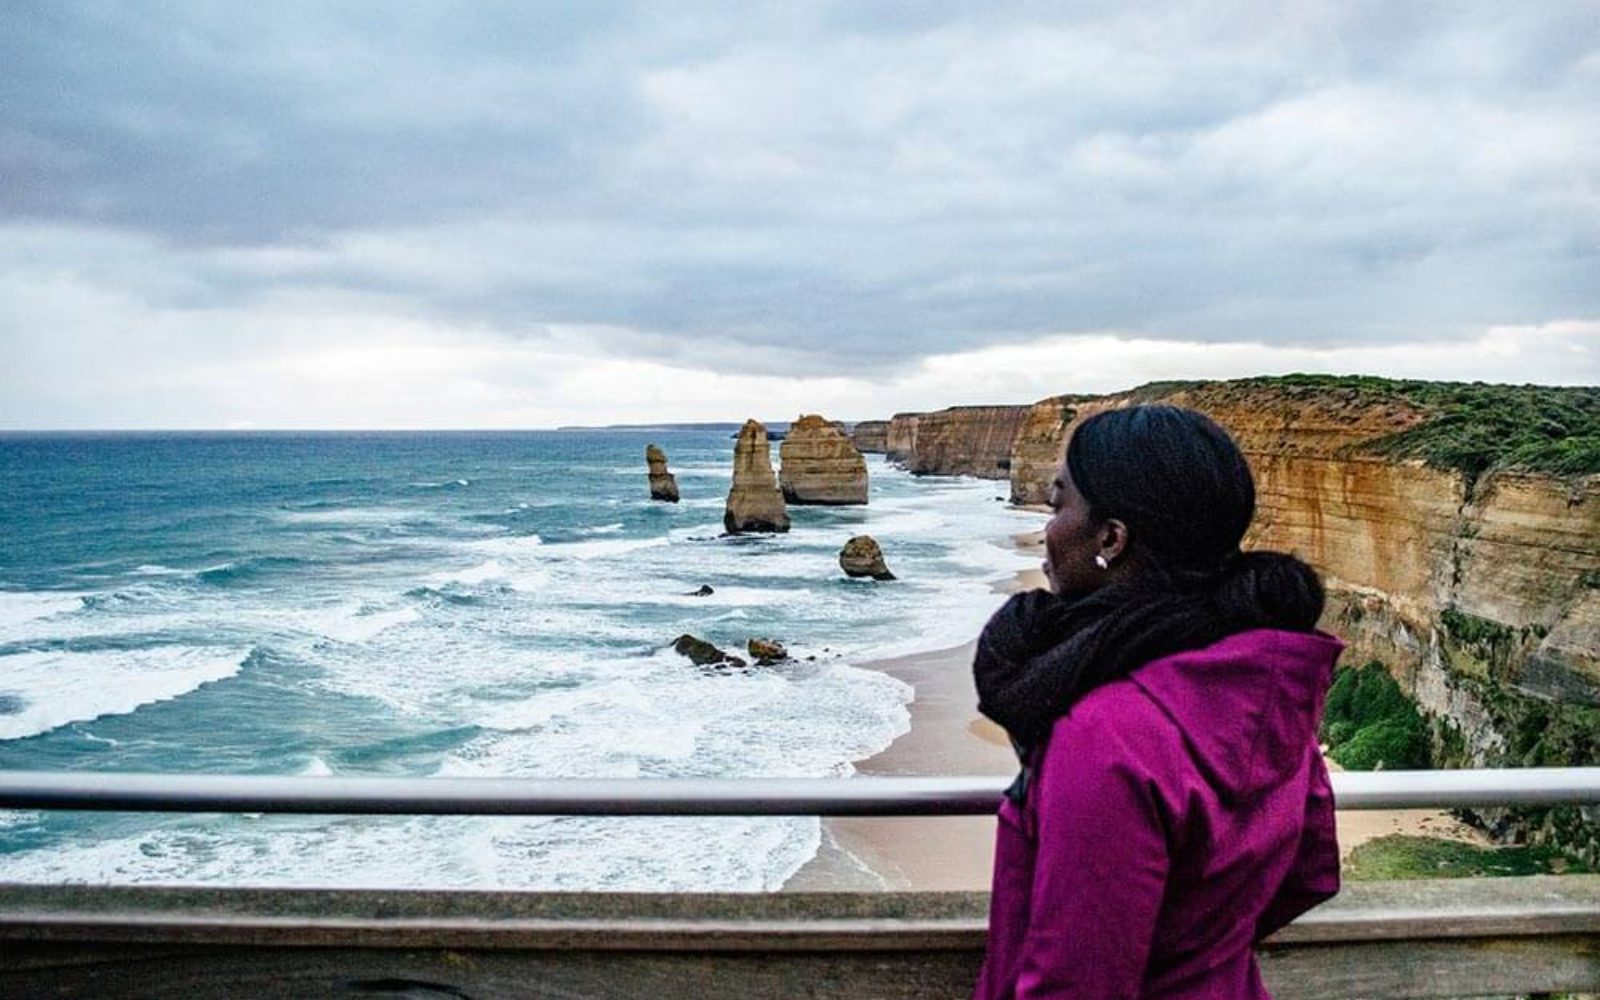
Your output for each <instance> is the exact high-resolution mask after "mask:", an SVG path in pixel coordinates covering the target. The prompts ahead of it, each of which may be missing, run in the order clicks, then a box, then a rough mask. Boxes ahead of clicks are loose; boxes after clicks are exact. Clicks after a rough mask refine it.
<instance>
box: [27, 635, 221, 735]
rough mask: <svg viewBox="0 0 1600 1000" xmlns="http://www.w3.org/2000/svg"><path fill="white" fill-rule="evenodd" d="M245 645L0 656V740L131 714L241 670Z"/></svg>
mask: <svg viewBox="0 0 1600 1000" xmlns="http://www.w3.org/2000/svg"><path fill="white" fill-rule="evenodd" d="M247 653H248V650H240V649H217V648H211V647H185V646H162V647H156V648H153V649H141V650H127V651H123V650H117V651H99V652H85V653H73V652H30V653H13V654H11V655H9V656H0V698H4V699H5V702H4V703H5V705H6V706H7V707H8V708H10V709H12V710H11V711H8V712H6V713H5V714H3V715H0V739H4V740H14V739H19V738H21V737H24V736H33V735H36V734H38V733H43V732H47V731H49V730H51V729H54V728H56V727H57V726H64V725H66V724H67V723H69V722H86V721H88V720H90V719H97V718H100V717H101V716H104V715H120V714H122V713H125V712H131V711H133V710H134V709H136V708H138V707H139V706H140V705H148V704H150V703H152V702H157V701H167V700H169V699H172V698H177V697H179V696H181V695H184V694H187V693H189V692H190V691H193V690H194V689H196V688H198V687H199V686H200V685H202V684H206V683H209V682H211V681H218V680H222V679H223V678H224V677H231V676H233V675H234V674H237V673H238V672H239V667H240V665H241V664H242V663H243V661H244V658H245V655H246V654H247Z"/></svg>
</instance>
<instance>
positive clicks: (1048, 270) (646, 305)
mask: <svg viewBox="0 0 1600 1000" xmlns="http://www.w3.org/2000/svg"><path fill="white" fill-rule="evenodd" d="M1288 371H1334V372H1363V373H1371V374H1383V375H1396V376H1405V377H1421V378H1449V379H1483V380H1488V381H1515V382H1522V381H1537V382H1549V383H1580V384H1590V385H1593V384H1597V383H1600V7H1597V6H1596V5H1595V4H1594V3H1593V2H1592V0H1579V2H1574V3H1570V4H1565V3H1560V2H1538V3H1528V4H1522V3H1506V2H1502V0H1496V2H1492V3H1471V2H1456V0H1453V2H1445V3H1437V4H1430V3H1420V2H1418V3H1411V2H1405V3H1394V2H1392V0H1384V2H1376V3H1361V2H1352V0H1337V2H1328V3H1322V2H1287V3H1279V4H1268V3H1259V2H1249V3H1237V4H1230V3H1191V4H1185V3H1159V4H1150V5H1144V4H1138V3H1131V4H1130V3H1118V4H1104V5H1089V4H1061V5H1040V4H1018V5H1008V4H1002V3H983V4H972V3H948V4H945V3H932V2H928V3H909V2H908V3H871V2H865V0H854V2H843V3H838V4H824V3H816V4H807V3H782V4H774V5H771V6H760V5H755V4H748V3H728V4H720V5H709V4H708V5H699V4H693V3H662V2H658V3H648V4H642V5H640V6H637V7H630V6H623V5H610V4H602V3H590V2H577V3H572V4H559V5H558V4H541V3H534V2H519V3H512V4H506V5H503V6H498V5H493V4H463V5H460V6H459V7H456V8H447V7H445V6H443V5H430V4H420V3H415V4H413V3H391V2H373V3H366V4H361V3H321V2H318V3H305V4H293V3H283V2H273V3H269V4H257V5H251V4H241V3H236V2H219V3H214V4H203V3H180V2H166V3H159V4H157V3H134V2H128V3H89V2H69V0H59V2H57V0H52V2H42V3H30V2H25V0H7V2H6V3H4V4H3V5H0V427H4V428H41V427H59V428H79V427H174V428H177V427H248V426H254V427H540V426H555V425H558V424H569V423H601V422H612V421H654V420H738V419H742V418H744V417H746V416H760V417H765V418H769V419H780V418H781V419H787V418H790V417H793V416H794V415H796V414H797V413H799V412H801V411H820V412H823V413H825V414H827V415H828V416H830V417H835V418H840V419H862V418H869V417H877V416H887V415H888V414H889V413H891V412H894V411H896V410H908V409H932V408H938V407H941V406H947V405H953V404H962V403H981V402H1019V403H1020V402H1029V401H1032V400H1034V399H1038V398H1041V397H1043V396H1046V395H1052V394H1055V393H1061V392H1083V391H1107V390H1114V389H1119V388H1126V387H1128V386H1131V385H1134V384H1137V383H1139V382H1142V381H1147V380H1150V379H1153V378H1173V377H1229V376H1238V375H1250V374H1260V373H1275V372H1288Z"/></svg>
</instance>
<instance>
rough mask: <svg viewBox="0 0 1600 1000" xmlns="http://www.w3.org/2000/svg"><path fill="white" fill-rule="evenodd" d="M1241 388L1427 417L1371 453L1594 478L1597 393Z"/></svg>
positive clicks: (1587, 389)
mask: <svg viewBox="0 0 1600 1000" xmlns="http://www.w3.org/2000/svg"><path fill="white" fill-rule="evenodd" d="M1237 384H1242V385H1250V386H1259V387H1262V388H1274V389H1278V390H1281V391H1285V392H1288V393H1291V394H1295V393H1304V394H1312V393H1318V394H1320V393H1327V392H1342V393H1347V394H1349V395H1350V396H1351V397H1352V401H1356V402H1365V403H1373V404H1378V403H1381V402H1383V401H1384V400H1396V399H1398V400H1400V401H1403V402H1405V403H1409V404H1411V405H1412V406H1415V407H1417V408H1419V409H1421V410H1423V411H1424V412H1425V413H1427V414H1428V416H1427V419H1425V420H1423V421H1422V422H1421V423H1419V424H1417V425H1416V426H1415V427H1412V428H1410V429H1409V430H1405V431H1401V432H1400V433H1398V434H1393V435H1390V436H1388V437H1385V438H1381V439H1379V440H1377V441H1374V442H1372V443H1371V445H1370V446H1369V447H1370V448H1371V449H1372V450H1374V451H1376V452H1378V453H1380V454H1384V455H1390V456H1393V457H1395V458H1420V459H1423V460H1424V461H1426V462H1428V463H1430V464H1433V465H1438V466H1443V467H1445V468H1451V469H1460V470H1461V471H1462V472H1464V473H1466V474H1467V475H1468V476H1474V477H1475V476H1478V475H1480V474H1482V473H1484V472H1486V471H1488V470H1490V469H1493V468H1504V469H1527V470H1530V471H1534V472H1547V473H1550V474H1552V475H1558V476H1579V475H1588V474H1591V473H1597V472H1600V388H1595V387H1593V386H1574V387H1566V388H1559V387H1553V386H1539V385H1488V384H1485V383H1483V382H1419V381H1411V380H1399V379H1385V378H1374V377H1371V376H1366V375H1284V376H1281V377H1276V378H1257V379H1243V380H1241V382H1240V383H1237Z"/></svg>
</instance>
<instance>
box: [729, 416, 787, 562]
mask: <svg viewBox="0 0 1600 1000" xmlns="http://www.w3.org/2000/svg"><path fill="white" fill-rule="evenodd" d="M722 525H723V527H724V528H725V529H726V530H727V531H728V533H729V534H742V533H745V532H758V531H788V530H789V511H788V509H787V508H786V507H785V506H784V503H783V493H782V492H781V491H780V490H779V489H778V477H777V476H775V475H773V472H772V447H771V445H769V444H768V443H767V429H766V428H765V427H763V426H762V425H761V422H760V421H758V420H746V421H745V422H744V426H743V427H742V428H740V430H739V440H738V441H737V442H736V443H735V444H734V446H733V487H732V488H731V489H730V490H729V491H728V504H727V508H726V509H725V510H724V511H723V514H722Z"/></svg>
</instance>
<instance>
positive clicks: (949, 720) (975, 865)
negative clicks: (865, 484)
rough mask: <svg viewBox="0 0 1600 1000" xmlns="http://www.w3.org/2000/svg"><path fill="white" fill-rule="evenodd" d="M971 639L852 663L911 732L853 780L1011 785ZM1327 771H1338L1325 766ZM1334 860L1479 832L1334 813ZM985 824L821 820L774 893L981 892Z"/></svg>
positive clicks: (1010, 760)
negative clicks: (898, 708) (1393, 841)
mask: <svg viewBox="0 0 1600 1000" xmlns="http://www.w3.org/2000/svg"><path fill="white" fill-rule="evenodd" d="M1012 543H1013V544H1014V545H1015V546H1016V547H1017V548H1018V549H1019V550H1023V551H1029V550H1033V549H1042V548H1043V545H1044V533H1043V531H1042V530H1039V531H1030V532H1024V533H1021V534H1018V535H1016V536H1014V537H1013V539H1012ZM1045 586H1046V583H1045V579H1044V574H1043V572H1042V571H1041V570H1039V569H1037V568H1032V569H1024V570H1019V571H1018V572H1017V573H1016V575H1015V576H1014V577H1013V578H1012V579H1010V580H1005V581H1001V582H998V583H996V584H995V585H994V587H993V590H994V592H995V593H997V594H1012V593H1019V592H1021V591H1025V590H1033V589H1036V588H1043V587H1045ZM976 645H977V638H976V637H974V638H973V639H972V640H970V641H968V642H965V643H963V644H961V645H959V646H952V647H948V648H944V649H934V650H928V651H924V652H917V653H910V654H907V655H905V656H898V657H893V658H890V659H886V660H877V661H872V662H867V663H862V664H860V666H861V668H862V669H865V670H877V671H881V672H883V673H886V674H888V675H890V676H891V677H895V678H897V679H899V680H902V681H904V682H905V683H907V684H909V685H910V686H911V688H912V691H913V695H912V700H911V702H910V704H909V706H908V709H909V711H910V713H911V728H910V729H909V730H907V731H906V732H905V733H903V734H901V735H900V736H899V737H897V738H896V739H895V740H894V741H893V742H891V743H890V744H889V745H888V746H887V747H885V748H884V749H882V750H880V751H879V752H877V753H876V754H873V755H872V756H871V757H867V758H865V759H863V760H860V761H857V762H856V764H855V768H856V773H858V774H863V775H871V776H880V777H889V776H898V777H905V776H942V775H994V776H995V777H1010V776H1011V775H1013V774H1015V773H1016V769H1017V761H1016V757H1015V755H1014V754H1013V753H1012V751H1011V746H1010V742H1009V740H1008V739H1007V738H1006V735H1005V733H1004V731H1002V730H1001V729H1000V727H998V726H996V725H995V724H994V723H992V722H990V721H989V720H988V719H985V718H984V717H982V716H981V715H979V714H978V711H977V695H976V693H975V692H974V691H973V687H972V678H971V669H972V654H973V650H974V647H975V646H976ZM1328 766H1329V770H1331V771H1337V770H1340V768H1339V766H1338V764H1336V763H1334V762H1333V761H1332V760H1329V761H1328ZM1335 822H1336V826H1337V831H1338V840H1339V857H1340V859H1341V860H1343V859H1345V858H1348V857H1349V856H1350V853H1351V852H1352V851H1353V850H1355V849H1356V848H1357V847H1359V846H1360V845H1362V844H1365V843H1367V842H1369V841H1372V840H1376V839H1378V838H1379V837H1386V836H1390V835H1393V834H1405V835H1409V836H1425V837H1438V838H1443V839H1448V840H1459V841H1464V842H1468V843H1473V844H1478V845H1488V844H1490V843H1491V842H1490V841H1489V839H1488V837H1487V836H1485V835H1484V834H1483V833H1482V832H1481V831H1478V830H1475V829H1473V828H1472V827H1470V826H1468V825H1466V824H1465V823H1462V822H1461V821H1460V820H1458V819H1456V818H1455V817H1454V816H1452V815H1450V813H1449V812H1447V811H1445V810H1442V809H1392V810H1361V811H1352V810H1341V811H1339V812H1338V813H1337V814H1336V819H1335ZM994 823H995V821H994V817H993V816H900V817H854V816H834V817H823V819H822V844H821V846H820V847H819V848H818V850H817V854H816V856H815V857H813V858H811V859H810V860H809V861H807V862H806V863H805V864H804V865H802V866H801V867H800V868H799V869H798V870H797V871H796V872H795V873H794V874H793V875H791V876H790V877H789V878H788V879H787V880H786V881H785V882H784V884H783V886H782V887H781V889H780V890H779V891H782V892H823V891H838V892H885V891H887V892H905V891H987V890H988V889H989V885H990V878H991V869H992V867H993V862H994Z"/></svg>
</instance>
